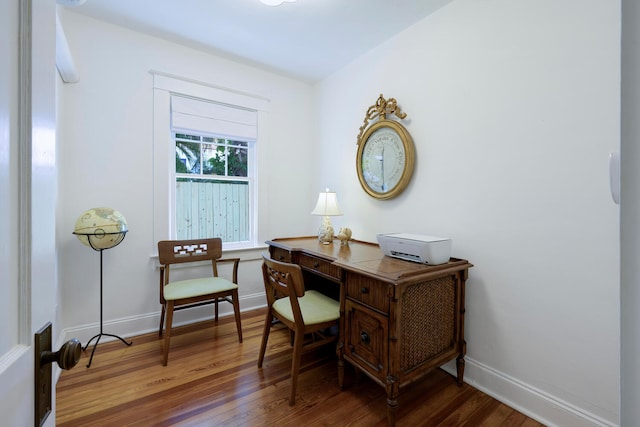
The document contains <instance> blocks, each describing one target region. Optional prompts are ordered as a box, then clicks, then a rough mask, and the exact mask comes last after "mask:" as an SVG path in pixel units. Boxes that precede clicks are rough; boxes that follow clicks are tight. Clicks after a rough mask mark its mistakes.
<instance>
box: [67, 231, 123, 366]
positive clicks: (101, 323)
mask: <svg viewBox="0 0 640 427" xmlns="http://www.w3.org/2000/svg"><path fill="white" fill-rule="evenodd" d="M126 233H127V232H126V231H120V232H117V233H93V234H84V233H83V234H80V233H74V234H80V235H82V236H87V241H88V242H89V246H91V249H93V250H95V251H100V333H98V334H96V335H94V336H93V337H92V338H91V339H90V340H89V341H88V342H87V345H85V346H84V347H83V348H82V350H83V351H87V348H88V347H89V344H91V341H93V340H96V342H95V344H94V345H93V350H92V351H91V357H90V358H89V363H88V364H87V368H88V367H90V366H91V362H92V361H93V353H95V351H96V347H97V346H98V343H99V342H100V338H102V337H103V336H108V337H112V338H117V339H119V340H120V341H122V342H123V343H124V344H126V345H127V346H130V345H131V344H133V342H126V341H125V340H124V339H123V338H121V337H119V336H118V335H113V334H107V333H105V332H103V322H102V251H104V250H105V249H111V248H113V247H115V246H118V245H119V244H120V242H122V241H123V240H124V237H125V234H126ZM105 234H120V235H122V237H121V238H120V239H118V241H117V242H116V244H115V245H113V246H111V248H96V247H95V246H94V245H93V243H92V242H91V236H102V237H104V235H105Z"/></svg>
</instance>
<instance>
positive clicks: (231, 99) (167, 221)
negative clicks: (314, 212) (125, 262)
mask: <svg viewBox="0 0 640 427" xmlns="http://www.w3.org/2000/svg"><path fill="white" fill-rule="evenodd" d="M152 74H153V88H154V96H153V104H154V109H153V127H154V132H153V146H154V150H153V152H154V154H153V157H154V158H153V173H154V191H153V230H154V231H153V241H152V242H151V245H152V248H153V249H152V250H153V252H154V253H155V251H156V247H157V242H158V241H159V240H164V239H173V238H198V237H221V238H222V240H223V249H224V250H228V249H243V248H247V249H249V248H255V247H259V246H260V245H261V242H262V241H263V240H264V237H259V229H260V228H261V227H260V225H262V223H264V222H265V218H264V216H260V215H258V213H257V212H258V207H259V205H260V204H265V203H266V197H267V195H266V192H265V191H261V192H259V191H258V186H259V173H260V169H259V168H258V160H259V158H260V156H261V155H262V156H264V154H265V150H259V149H258V147H259V146H260V144H262V145H264V144H266V137H265V133H264V131H260V132H258V122H259V120H261V122H260V123H261V124H263V123H264V121H265V118H266V114H267V113H268V107H269V101H268V100H267V99H266V98H262V97H259V96H254V95H249V94H246V93H242V92H239V91H235V90H230V89H223V88H219V87H215V86H212V85H210V84H206V83H200V82H196V81H193V80H189V79H183V78H179V77H175V76H171V75H168V74H163V73H160V72H157V71H152ZM261 129H264V127H261ZM261 153H262V154H261ZM261 173H262V174H264V170H263V171H262V172H261ZM265 178H266V177H265Z"/></svg>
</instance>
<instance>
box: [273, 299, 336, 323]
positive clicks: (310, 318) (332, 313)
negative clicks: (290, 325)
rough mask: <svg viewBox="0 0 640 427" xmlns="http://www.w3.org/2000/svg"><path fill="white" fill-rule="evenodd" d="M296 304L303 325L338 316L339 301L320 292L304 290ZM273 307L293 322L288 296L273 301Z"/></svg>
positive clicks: (329, 319) (325, 320)
mask: <svg viewBox="0 0 640 427" xmlns="http://www.w3.org/2000/svg"><path fill="white" fill-rule="evenodd" d="M298 304H300V311H301V312H302V319H303V320H304V323H305V325H314V324H316V323H324V322H328V321H331V320H336V319H339V318H340V303H339V302H338V301H336V300H334V299H333V298H329V297H328V296H326V295H324V294H321V293H320V292H317V291H306V292H305V293H304V296H303V297H301V298H298ZM273 309H274V310H275V311H277V312H278V313H279V314H280V315H281V316H283V317H284V318H285V319H287V320H289V321H291V322H295V319H294V318H293V310H292V309H291V301H289V298H280V299H279V300H276V301H275V302H274V303H273Z"/></svg>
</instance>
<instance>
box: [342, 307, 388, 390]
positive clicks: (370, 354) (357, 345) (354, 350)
mask: <svg viewBox="0 0 640 427" xmlns="http://www.w3.org/2000/svg"><path fill="white" fill-rule="evenodd" d="M345 305H346V309H345V315H346V321H345V338H344V339H345V348H344V349H345V357H347V359H350V360H351V361H353V362H354V363H355V364H356V365H357V366H359V367H361V368H363V369H365V370H366V371H368V372H370V373H371V374H372V375H374V376H375V377H377V378H378V379H379V380H380V381H381V382H382V383H384V382H385V380H386V376H387V363H388V358H387V355H388V342H389V329H388V324H389V319H388V318H387V317H386V316H383V315H381V314H379V313H378V312H376V311H373V310H371V309H369V308H367V307H365V306H364V305H362V304H358V303H356V302H353V301H350V300H347V302H346V304H345Z"/></svg>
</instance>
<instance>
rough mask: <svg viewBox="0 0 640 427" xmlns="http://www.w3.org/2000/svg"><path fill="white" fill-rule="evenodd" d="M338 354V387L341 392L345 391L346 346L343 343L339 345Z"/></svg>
mask: <svg viewBox="0 0 640 427" xmlns="http://www.w3.org/2000/svg"><path fill="white" fill-rule="evenodd" d="M336 353H337V354H338V387H340V390H344V357H343V354H344V344H343V343H342V341H341V342H340V343H338V346H337V347H336Z"/></svg>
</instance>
